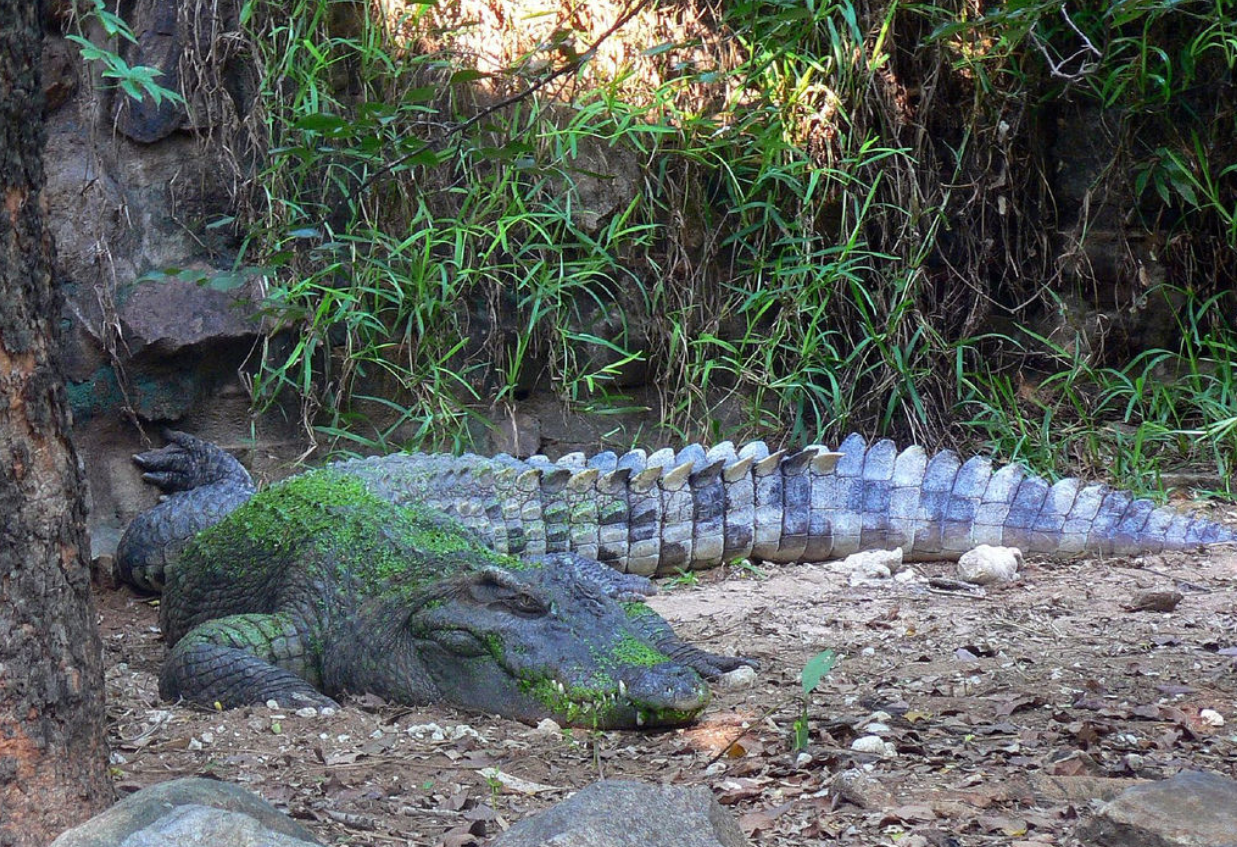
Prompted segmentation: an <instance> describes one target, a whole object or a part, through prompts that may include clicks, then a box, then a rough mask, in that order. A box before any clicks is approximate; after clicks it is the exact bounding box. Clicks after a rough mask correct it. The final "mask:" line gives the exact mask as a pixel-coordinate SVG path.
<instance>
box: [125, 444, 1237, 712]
mask: <svg viewBox="0 0 1237 847" xmlns="http://www.w3.org/2000/svg"><path fill="white" fill-rule="evenodd" d="M169 439H170V441H171V444H170V445H169V446H168V447H166V448H163V450H157V451H152V452H150V453H145V454H140V455H139V456H137V457H135V459H136V461H137V462H138V464H139V465H140V466H141V467H142V468H143V469H145V471H146V474H145V478H146V479H147V481H149V482H151V483H153V484H155V485H158V486H160V487H161V488H163V489H164V490H165V491H168V492H170V496H169V497H168V498H167V499H165V500H164V502H162V503H161V504H159V505H158V506H156V507H154V508H152V509H151V510H149V511H148V512H146V513H143V514H142V515H140V516H139V517H138V518H137V519H135V521H134V523H133V524H132V525H131V526H130V528H129V530H128V531H127V532H126V535H125V537H124V538H123V539H122V541H121V547H120V550H119V551H118V556H117V558H118V563H119V566H120V570H121V573H122V576H123V577H124V578H125V579H127V580H129V581H130V582H133V583H134V584H135V585H139V586H143V587H147V588H158V587H160V586H162V584H163V582H164V580H165V579H166V582H167V586H166V589H167V592H166V593H167V595H168V596H167V597H166V598H165V600H164V601H163V604H162V618H163V626H164V632H165V634H166V636H167V639H168V642H169V644H172V645H174V646H173V648H172V655H171V658H170V659H169V662H168V664H167V665H166V667H165V669H164V673H163V676H162V679H161V690H162V692H163V693H164V695H165V696H171V697H175V696H186V697H189V698H191V699H197V700H203V701H206V702H215V701H220V702H223V701H224V700H226V701H227V703H239V702H241V701H244V700H246V699H255V698H256V699H265V698H264V696H263V695H264V693H269V692H276V693H279V694H280V695H281V696H283V694H282V693H283V692H284V691H285V689H287V690H288V691H292V692H294V693H295V694H296V695H297V696H303V697H306V698H308V699H311V700H312V699H313V698H314V697H315V696H317V697H323V696H324V695H322V694H315V693H316V692H317V691H318V690H319V689H321V690H323V691H326V692H328V693H332V692H340V691H344V690H354V691H355V690H359V689H364V690H371V691H374V692H375V693H381V694H383V695H384V696H391V697H393V698H395V699H400V700H402V701H403V702H413V703H419V702H425V701H427V700H434V699H441V700H447V701H449V702H453V703H457V704H459V705H462V706H465V707H470V708H474V709H482V710H489V711H497V712H502V713H506V714H510V715H513V716H516V717H521V718H524V719H528V720H534V719H538V718H539V717H541V716H553V717H556V718H560V719H564V718H565V719H566V720H568V722H573V723H578V722H580V721H581V720H587V721H591V722H592V724H591V725H605V726H630V725H640V724H644V725H672V724H676V723H682V722H686V721H690V720H691V719H693V718H694V717H695V716H696V715H697V714H698V713H699V712H700V710H701V709H703V708H704V705H705V703H706V702H707V698H708V689H707V685H705V684H704V682H703V679H702V678H712V677H715V676H717V675H719V674H721V673H724V672H726V671H727V670H731V669H734V668H736V667H739V666H740V665H742V664H744V663H747V660H744V659H741V658H738V657H724V656H715V655H713V654H710V653H707V652H705V651H702V650H699V649H698V648H695V647H691V646H690V645H687V644H686V643H684V642H682V641H681V640H679V639H678V638H677V637H676V636H675V635H674V633H673V631H672V630H671V628H670V626H669V624H667V623H666V622H665V621H664V620H662V619H661V618H660V617H659V616H657V615H656V614H655V613H653V612H652V610H650V609H649V608H648V607H647V606H645V605H644V604H643V603H642V602H640V600H641V598H643V597H644V596H647V594H648V593H650V592H651V591H652V587H651V585H650V583H649V582H648V581H647V579H646V577H648V576H653V575H663V574H667V573H672V572H676V571H681V570H684V569H697V568H707V567H713V566H716V565H719V564H722V563H725V562H733V561H736V560H741V559H745V558H755V559H761V560H766V561H771V562H806V561H822V560H827V559H833V558H841V557H844V556H846V555H848V554H850V553H853V552H858V551H860V550H866V549H893V548H901V549H902V551H903V553H904V555H905V557H906V558H907V559H908V560H912V561H915V560H934V559H956V558H958V557H959V556H961V555H962V554H963V553H965V552H967V551H968V550H970V549H972V548H974V547H976V546H978V545H980V544H993V545H1004V546H1014V547H1018V548H1020V549H1021V550H1022V551H1023V552H1024V553H1028V554H1039V555H1046V556H1054V557H1063V558H1064V557H1073V556H1080V555H1101V556H1123V555H1132V554H1137V553H1149V552H1162V551H1167V550H1185V549H1190V548H1195V547H1200V546H1203V545H1209V544H1222V543H1232V542H1233V541H1237V532H1235V531H1234V530H1232V529H1230V528H1228V527H1226V526H1224V525H1222V524H1219V523H1217V522H1215V521H1212V520H1210V519H1208V518H1206V517H1205V516H1202V515H1199V514H1197V513H1190V512H1182V511H1178V510H1176V509H1173V508H1171V507H1165V506H1157V505H1156V504H1155V503H1153V502H1151V501H1149V500H1145V499H1138V498H1135V497H1133V496H1131V495H1130V494H1128V493H1126V492H1123V491H1120V490H1117V489H1113V488H1111V487H1108V486H1105V485H1101V484H1085V483H1083V482H1081V481H1079V480H1077V479H1073V478H1067V479H1062V480H1060V481H1058V482H1055V483H1050V482H1048V481H1047V480H1045V479H1043V478H1042V477H1039V476H1035V475H1034V474H1031V473H1029V472H1027V471H1026V470H1025V469H1024V468H1022V467H1021V466H1020V465H1017V464H1010V465H1005V466H1004V467H1000V468H996V467H994V464H993V462H992V461H991V460H990V459H987V458H983V457H973V458H970V459H967V460H966V461H963V460H961V459H960V458H959V457H958V456H957V454H955V453H954V452H952V451H948V450H946V451H942V452H939V453H936V454H935V455H932V456H929V455H928V454H927V451H925V450H924V449H923V448H922V447H918V446H912V447H908V448H906V449H904V450H900V451H899V450H898V449H897V447H896V445H895V444H894V443H893V442H892V441H889V440H880V441H876V442H874V443H872V444H868V443H867V442H866V441H865V440H864V439H863V438H862V437H861V436H859V435H851V436H849V437H847V438H846V439H845V440H844V441H843V442H842V444H841V445H840V446H839V448H838V449H837V450H831V449H829V448H827V447H825V446H824V445H810V446H808V447H805V448H803V449H801V450H797V451H793V452H791V451H786V450H771V449H770V448H769V447H768V446H767V445H766V444H764V443H763V442H752V443H749V444H746V445H743V446H740V447H736V446H735V445H734V444H732V443H729V442H726V443H722V444H719V445H716V446H713V447H708V448H706V447H704V446H702V445H689V446H687V447H685V448H683V449H682V450H678V451H674V450H670V449H664V450H659V451H656V452H653V453H646V452H645V451H643V450H639V449H637V450H631V451H628V452H626V453H624V454H622V455H618V454H616V453H613V452H602V453H598V454H596V455H593V456H585V455H584V454H582V453H575V454H570V455H567V456H564V457H562V458H560V459H558V460H557V461H551V460H550V459H548V458H546V457H543V456H534V457H532V458H530V459H516V458H513V457H511V456H505V455H500V456H495V457H491V458H485V457H480V456H476V455H472V454H466V455H462V456H453V455H445V454H424V453H402V454H393V455H389V456H376V457H369V458H365V459H352V460H347V461H343V462H338V463H335V464H332V465H328V466H326V467H324V468H321V469H318V470H314V471H308V472H306V473H304V474H302V475H300V476H298V477H294V478H293V479H292V480H290V481H287V482H285V483H282V484H281V485H277V486H274V487H272V488H271V489H268V491H267V492H263V493H260V494H255V493H254V486H253V483H252V481H251V480H250V478H249V475H248V473H247V472H245V470H244V468H243V467H242V466H241V465H240V463H239V462H237V461H236V460H235V459H234V458H232V457H231V456H230V455H228V454H227V453H226V452H224V451H222V450H219V449H218V448H217V447H215V446H214V445H210V444H208V443H207V442H204V441H201V440H199V439H196V438H194V437H193V436H190V435H186V434H184V433H169ZM287 497H296V498H299V500H297V502H298V503H299V506H297V507H296V508H292V507H291V506H289V505H287V504H285V503H283V502H282V500H283V499H284V498H287ZM354 501H355V502H354ZM361 501H363V507H361V506H358V505H356V503H357V502H361ZM306 511H308V512H310V513H311V514H312V515H313V517H311V518H306V517H304V514H303V513H304V512H306ZM337 521H338V522H341V523H343V524H345V525H346V526H347V527H348V531H347V532H343V531H342V530H335V531H332V525H333V524H334V523H336V522H337ZM408 522H411V523H408ZM199 533H200V534H199ZM195 536H196V537H195ZM430 536H433V537H435V538H438V537H440V536H441V537H442V538H448V539H450V541H449V542H448V543H447V544H446V547H445V548H443V549H442V550H441V551H440V550H439V547H438V546H435V544H432V543H429V542H427V541H426V538H428V537H430ZM190 539H193V540H190ZM341 539H347V540H346V541H342V540H341ZM392 557H394V558H395V559H399V560H401V561H403V560H404V559H407V560H408V561H410V562H413V563H414V564H412V565H409V566H407V567H403V568H402V570H403V571H404V572H406V573H401V574H400V575H399V576H395V577H392V576H391V573H390V572H392V571H400V570H401V568H397V567H394V566H393V565H392V564H391V561H392ZM401 557H402V558H401ZM307 560H312V562H313V565H312V567H309V566H307V565H306V561H307ZM271 563H276V564H271ZM328 571H329V574H328V573H327V572H328ZM409 574H411V576H409ZM293 581H295V582H297V583H298V589H297V590H296V591H291V590H289V588H288V584H287V583H290V582H293ZM306 581H308V582H309V583H310V584H311V588H312V590H311V591H310V593H311V594H314V595H315V596H317V597H318V598H323V597H328V596H329V597H333V598H336V602H334V604H333V605H331V606H330V608H329V609H326V610H324V608H323V607H322V606H323V604H324V603H325V601H321V600H320V602H319V606H317V607H313V604H309V605H308V606H307V605H306V601H304V600H298V599H296V595H297V593H298V591H303V590H304V589H303V588H301V587H300V585H301V584H302V583H306ZM374 585H378V586H380V588H379V589H376V590H375V589H373V588H372V586H374ZM465 585H466V586H467V587H466V588H465V587H464V586H465ZM367 592H368V593H367ZM579 592H583V593H584V594H585V595H587V596H586V598H580V597H577V594H578V593H579ZM498 594H502V595H503V596H504V597H505V598H508V599H504V600H503V601H501V602H498V601H495V602H493V603H490V602H489V600H490V599H492V598H494V597H496V595H498ZM288 595H293V599H292V600H286V599H275V598H285V597H287V596H288ZM569 597H570V598H571V599H570V601H568V599H567V598H569ZM221 598H226V600H224V599H221ZM358 598H359V599H358ZM513 598H520V599H518V600H517V599H513ZM586 601H587V602H586ZM298 603H299V605H298ZM487 603H488V605H487ZM520 604H524V606H521V605H520ZM483 606H484V607H485V609H487V610H489V611H493V610H494V609H496V608H500V607H501V610H502V611H501V614H500V617H501V615H507V616H508V617H511V616H514V617H515V618H518V619H519V620H518V621H517V620H506V621H505V622H503V621H500V622H499V623H498V624H495V625H494V626H495V628H494V629H485V627H486V626H488V625H489V624H487V623H484V622H481V621H480V620H479V616H480V615H482V611H481V609H482V607H483ZM311 607H312V608H311ZM375 610H377V611H375ZM399 610H402V611H399ZM410 610H411V611H410ZM486 613H488V612H486ZM225 614H226V615H231V616H232V617H230V618H224V619H223V620H224V621H226V622H228V623H221V622H220V621H218V620H215V619H217V618H219V617H220V616H221V615H225ZM255 615H256V616H258V617H259V618H260V619H254V617H253V616H255ZM574 615H578V616H580V618H579V620H574V619H573V618H572V616H574ZM238 617H239V619H238V620H235V621H234V619H236V618H238ZM547 618H550V619H554V621H555V622H560V623H561V621H566V625H567V626H569V627H575V629H574V630H573V632H574V633H575V634H574V635H571V636H567V637H566V638H564V637H563V633H562V631H561V629H554V628H553V627H550V621H547V620H546V619H547ZM559 619H561V621H559ZM530 620H537V621H539V622H540V623H541V624H544V625H545V626H547V627H550V628H549V629H545V630H538V631H534V628H533V627H532V625H531V624H529V623H528V622H529V621H530ZM393 621H398V622H399V626H401V627H403V630H402V631H404V632H413V633H414V636H415V638H414V640H416V639H419V640H417V643H416V645H415V647H413V648H406V647H404V646H401V647H400V648H399V649H395V648H393V647H392V644H393V643H394V641H393V639H394V638H395V636H394V634H393V633H392V632H391V626H392V622H393ZM371 628H372V629H375V630H378V631H380V632H381V633H382V637H383V639H386V640H384V641H380V642H379V644H378V645H377V646H376V645H375V644H374V642H373V639H372V638H371V637H369V635H370V633H369V632H368V630H369V629H371ZM550 630H553V632H551V631H550ZM328 631H330V632H331V633H334V634H332V635H331V636H330V638H331V639H334V641H336V642H338V641H340V640H341V636H340V635H339V633H347V634H346V635H345V636H343V638H342V640H343V641H345V642H348V643H349V644H352V643H354V642H355V643H356V644H359V645H361V646H357V647H350V648H349V649H348V650H343V651H339V650H336V651H335V652H331V650H329V649H327V647H326V646H324V645H323V644H322V641H323V640H324V639H325V638H326V635H325V633H327V632H328ZM478 633H482V634H481V635H478ZM547 638H548V639H549V640H550V642H551V643H550V644H549V645H547V644H545V643H542V641H541V640H540V639H547ZM568 645H570V648H571V649H568ZM483 647H484V649H482V648H483ZM545 648H548V649H550V651H551V652H552V651H553V650H554V649H558V650H561V651H563V652H562V654H561V655H558V656H552V655H548V654H546V653H543V652H542V651H543V649H545ZM408 653H414V654H417V658H416V659H415V660H414V659H413V658H410V657H409V655H407V654H408ZM422 653H423V654H425V655H427V656H428V655H430V654H432V657H431V658H428V659H423V658H421V657H420V654H422ZM242 654H244V655H242ZM534 654H535V655H534ZM625 654H633V655H635V654H638V655H639V656H641V657H642V658H643V662H636V663H634V664H635V667H632V664H633V663H632V662H630V661H626V660H624V661H619V662H618V663H617V664H618V665H619V666H621V667H620V669H619V670H617V671H616V670H614V668H613V667H607V668H606V669H604V670H601V671H599V670H598V668H597V665H598V662H599V661H601V658H599V657H606V661H607V662H609V663H610V664H613V661H612V660H613V659H615V657H617V656H619V655H625ZM341 657H342V658H341ZM629 658H630V657H629ZM525 660H526V661H525ZM416 662H420V663H421V664H423V665H430V666H435V667H431V668H430V671H431V672H432V671H433V670H436V669H440V668H441V666H442V665H446V666H450V667H451V668H452V669H453V670H455V669H458V667H462V666H463V665H465V664H467V665H469V667H472V666H477V667H482V668H484V670H478V671H475V672H474V671H473V670H469V672H468V673H460V674H456V676H458V677H459V678H458V679H456V678H450V679H446V678H444V675H443V674H441V673H440V674H439V675H438V676H437V677H435V678H434V679H433V680H431V681H427V680H423V679H419V680H418V681H416V682H415V684H411V683H406V681H405V682H401V683H400V684H399V685H396V684H395V683H393V682H391V681H390V680H389V679H384V678H383V672H382V667H383V665H384V663H386V664H393V663H399V664H400V668H399V669H398V670H399V673H400V674H404V676H408V675H412V676H417V675H418V674H420V675H421V676H425V674H426V671H425V668H423V667H421V668H419V669H417V670H415V671H411V670H406V669H405V668H404V665H407V664H409V663H416ZM368 664H373V665H375V666H376V667H375V668H371V669H370V672H369V675H368V676H367V677H366V678H365V679H364V680H362V679H361V674H360V670H358V669H359V668H361V667H363V666H368ZM241 666H244V667H245V668H246V670H245V672H244V673H243V674H241V673H240V672H239V671H237V668H239V667H241ZM500 668H501V670H499V669H500ZM624 674H626V676H625V675H624ZM236 676H243V677H244V678H245V679H246V682H245V683H244V687H243V692H242V693H234V692H231V691H226V692H224V693H223V694H220V693H219V688H220V686H219V685H218V682H217V678H220V677H226V678H228V679H229V680H231V679H233V677H236ZM273 677H278V680H276V679H274V678H273ZM664 680H670V682H665V683H664V684H662V682H663V681H664ZM400 685H403V686H404V687H403V688H400ZM469 686H471V687H469ZM564 692H566V693H564ZM658 692H661V693H662V694H663V695H665V696H660V697H659V696H655V695H657V694H658ZM224 695H226V696H224Z"/></svg>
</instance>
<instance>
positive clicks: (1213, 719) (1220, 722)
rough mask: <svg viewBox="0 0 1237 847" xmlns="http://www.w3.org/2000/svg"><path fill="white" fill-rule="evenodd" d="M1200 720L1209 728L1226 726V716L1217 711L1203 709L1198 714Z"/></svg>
mask: <svg viewBox="0 0 1237 847" xmlns="http://www.w3.org/2000/svg"><path fill="white" fill-rule="evenodd" d="M1198 718H1199V720H1201V721H1202V722H1203V723H1205V724H1207V726H1224V716H1223V715H1221V714H1220V713H1219V712H1217V711H1216V710H1215V709H1203V710H1202V711H1200V712H1199V713H1198Z"/></svg>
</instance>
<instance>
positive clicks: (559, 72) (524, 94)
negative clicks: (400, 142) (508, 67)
mask: <svg viewBox="0 0 1237 847" xmlns="http://www.w3.org/2000/svg"><path fill="white" fill-rule="evenodd" d="M651 1H652V0H637V2H636V4H635V5H634V6H632V7H631V8H630V9H628V10H627V11H626V12H624V13H623V14H622V15H620V16H619V18H618V20H616V21H615V22H614V23H613V24H612V25H611V26H610V28H609V29H607V30H606V31H605V32H603V33H602V34H601V35H600V36H599V37H598V38H597V40H596V41H594V42H593V43H592V44H590V45H589V46H588V49H587V50H585V51H584V52H583V53H580V54H579V55H578V56H576V57H575V58H574V59H572V60H571V61H569V62H567V64H565V65H563V66H562V67H561V68H557V69H555V70H554V71H553V72H551V73H549V74H547V75H546V76H544V77H542V78H541V79H539V80H537V81H536V82H534V83H532V84H531V85H529V86H528V87H527V88H525V89H524V90H523V91H518V92H516V93H515V94H512V95H510V96H507V97H504V98H503V99H501V100H499V101H498V102H497V103H494V104H492V105H490V106H487V107H486V108H484V109H482V110H481V111H480V112H478V113H477V114H475V115H473V116H472V117H471V118H469V119H468V120H466V121H464V122H463V123H459V124H456V125H455V126H453V127H451V128H450V129H448V130H447V132H446V135H444V136H443V138H450V137H451V136H453V135H458V134H459V133H461V132H463V131H464V130H466V129H468V128H469V127H471V126H475V125H476V124H477V122H478V121H481V120H484V119H485V118H487V117H489V116H490V115H492V114H494V113H495V112H497V111H499V110H500V109H505V108H507V107H508V106H511V105H514V104H515V103H518V102H520V101H521V100H524V99H527V98H528V97H531V96H532V95H534V94H536V93H537V92H538V91H540V90H541V89H543V88H545V87H546V86H547V85H549V84H550V83H551V82H553V81H554V80H556V79H558V78H559V77H561V76H564V75H566V74H569V73H571V72H572V71H575V70H578V69H579V68H580V67H581V66H582V65H584V64H585V63H586V62H589V61H592V59H593V57H594V56H596V55H597V48H598V47H600V46H601V45H602V42H604V41H605V40H606V39H607V38H609V37H610V36H612V35H614V33H616V32H618V30H619V29H620V28H622V27H623V26H624V25H626V23H627V22H628V21H630V20H631V19H632V18H634V17H635V16H636V15H638V14H640V12H641V11H642V10H643V9H644V7H645V6H647V5H649V3H650V2H651ZM441 143H442V139H436V140H434V141H429V142H427V143H426V147H432V146H434V145H435V144H441ZM425 149H426V148H425V147H422V148H421V149H419V150H413V151H412V152H409V153H405V154H404V155H403V156H400V157H399V158H397V159H396V160H395V161H393V162H388V163H387V164H385V165H383V166H382V167H381V168H379V169H378V170H376V171H375V172H374V173H373V174H372V175H371V176H370V177H369V178H368V179H366V180H365V182H364V183H363V184H362V185H361V190H362V191H364V190H365V189H367V188H369V186H370V185H372V184H373V182H374V180H376V179H378V177H380V176H382V175H383V174H385V173H388V172H389V171H391V170H393V169H394V168H397V167H399V166H400V165H402V164H403V163H404V162H406V161H408V160H409V159H410V158H412V157H413V156H418V155H420V154H421V153H422V152H423V151H424V150H425Z"/></svg>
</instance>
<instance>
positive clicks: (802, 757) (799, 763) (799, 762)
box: [795, 750, 812, 768]
mask: <svg viewBox="0 0 1237 847" xmlns="http://www.w3.org/2000/svg"><path fill="white" fill-rule="evenodd" d="M811 763H812V754H811V753H809V752H807V751H806V750H804V751H803V752H802V753H800V754H799V755H798V756H795V767H796V768H806V767H807V766H808V765H810V764H811Z"/></svg>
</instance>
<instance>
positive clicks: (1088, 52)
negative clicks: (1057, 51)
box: [1029, 6, 1104, 82]
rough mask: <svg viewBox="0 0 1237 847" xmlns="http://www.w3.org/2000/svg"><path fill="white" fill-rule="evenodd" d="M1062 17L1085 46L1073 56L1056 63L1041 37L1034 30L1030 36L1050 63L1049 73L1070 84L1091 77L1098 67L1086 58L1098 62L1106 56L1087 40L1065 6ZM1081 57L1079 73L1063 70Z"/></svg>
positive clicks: (1062, 7)
mask: <svg viewBox="0 0 1237 847" xmlns="http://www.w3.org/2000/svg"><path fill="white" fill-rule="evenodd" d="M1061 17H1062V18H1064V19H1065V23H1066V24H1068V25H1069V28H1070V29H1072V30H1073V31H1074V33H1075V34H1076V35H1077V36H1078V37H1079V38H1081V39H1082V44H1083V46H1082V48H1081V49H1079V50H1076V51H1075V52H1074V53H1073V54H1071V55H1070V56H1067V57H1066V58H1064V59H1062V60H1061V61H1059V62H1054V61H1053V60H1052V56H1051V55H1049V53H1048V45H1046V44H1044V42H1043V41H1041V40H1040V38H1039V36H1038V35H1036V34H1035V31H1034V30H1031V32H1030V33H1029V34H1030V36H1031V41H1032V42H1033V43H1034V44H1035V46H1036V47H1038V48H1039V52H1041V53H1043V54H1044V60H1045V61H1046V62H1048V69H1049V71H1051V73H1052V75H1053V76H1055V77H1057V78H1058V79H1064V80H1067V81H1069V82H1077V81H1078V80H1080V79H1082V78H1083V77H1085V76H1089V75H1090V74H1091V72H1092V71H1094V70H1095V69H1096V68H1097V67H1098V62H1096V61H1088V60H1087V59H1086V58H1085V57H1086V56H1094V57H1095V59H1097V60H1098V59H1100V58H1102V57H1103V55H1104V54H1103V53H1102V52H1100V50H1099V48H1097V47H1096V46H1095V45H1094V44H1092V43H1091V39H1089V38H1087V36H1086V35H1084V34H1083V32H1082V30H1080V29H1079V28H1078V26H1077V25H1076V24H1075V23H1074V21H1073V20H1072V19H1071V18H1070V16H1069V13H1068V12H1066V11H1065V6H1061ZM1080 56H1082V57H1084V58H1083V59H1082V60H1081V61H1080V62H1079V63H1078V70H1077V72H1075V73H1066V72H1065V71H1064V70H1062V68H1064V67H1065V66H1066V65H1068V64H1069V63H1071V62H1073V61H1074V60H1075V59H1077V58H1078V57H1080Z"/></svg>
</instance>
